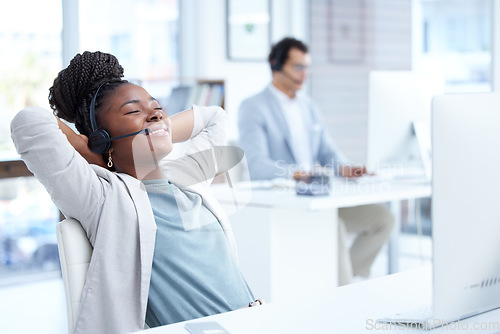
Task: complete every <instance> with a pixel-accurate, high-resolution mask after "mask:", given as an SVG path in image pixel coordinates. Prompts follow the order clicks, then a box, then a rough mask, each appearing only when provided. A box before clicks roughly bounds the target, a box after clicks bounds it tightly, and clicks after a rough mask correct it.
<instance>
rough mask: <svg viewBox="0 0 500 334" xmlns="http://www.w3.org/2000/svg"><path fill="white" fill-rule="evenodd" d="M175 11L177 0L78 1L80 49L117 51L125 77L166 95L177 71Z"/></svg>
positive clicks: (114, 52)
mask: <svg viewBox="0 0 500 334" xmlns="http://www.w3.org/2000/svg"><path fill="white" fill-rule="evenodd" d="M96 8H99V10H96ZM110 13H113V14H112V15H110ZM178 17H179V6H178V0H141V1H137V0H124V1H120V2H116V1H113V0H87V1H80V52H83V51H87V50H88V51H96V50H99V51H103V52H108V53H111V54H113V55H115V56H116V57H117V58H118V61H119V62H120V64H121V65H122V66H123V68H124V69H125V77H126V78H127V79H129V80H134V81H137V82H139V83H140V84H141V85H142V86H143V87H144V88H145V89H146V90H148V91H149V92H150V93H151V95H153V96H154V97H156V98H157V99H159V100H161V99H164V98H166V97H167V95H168V93H169V92H170V87H171V86H172V85H173V84H174V83H175V80H176V79H177V76H178V65H177V64H178V34H179V29H178Z"/></svg>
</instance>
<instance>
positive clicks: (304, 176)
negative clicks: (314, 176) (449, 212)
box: [293, 171, 311, 182]
mask: <svg viewBox="0 0 500 334" xmlns="http://www.w3.org/2000/svg"><path fill="white" fill-rule="evenodd" d="M310 176H311V173H310V172H306V171H296V172H295V173H293V179H294V180H295V181H304V182H307V180H309V177H310Z"/></svg>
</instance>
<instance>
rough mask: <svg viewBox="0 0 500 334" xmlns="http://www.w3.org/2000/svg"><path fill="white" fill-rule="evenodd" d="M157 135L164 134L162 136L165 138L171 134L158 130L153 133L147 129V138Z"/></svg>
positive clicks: (164, 130)
mask: <svg viewBox="0 0 500 334" xmlns="http://www.w3.org/2000/svg"><path fill="white" fill-rule="evenodd" d="M157 134H162V135H165V136H168V135H169V133H168V131H167V130H166V129H156V130H153V131H151V130H150V129H147V131H146V135H147V136H153V135H157Z"/></svg>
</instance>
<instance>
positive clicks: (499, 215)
mask: <svg viewBox="0 0 500 334" xmlns="http://www.w3.org/2000/svg"><path fill="white" fill-rule="evenodd" d="M432 150H433V152H432V156H433V174H432V175H433V181H432V183H433V185H432V186H433V191H432V224H433V227H432V234H433V238H434V242H433V248H434V249H433V256H434V259H433V261H434V277H433V280H434V294H433V296H434V297H433V298H434V301H433V306H434V314H435V316H439V317H442V318H443V319H457V318H462V317H465V316H467V315H473V314H477V313H480V312H484V311H487V310H491V309H494V308H498V307H500V205H499V203H500V173H499V172H498V171H499V170H500V94H498V93H497V94H486V93H485V94H449V95H442V96H437V97H435V98H434V100H433V114H432Z"/></svg>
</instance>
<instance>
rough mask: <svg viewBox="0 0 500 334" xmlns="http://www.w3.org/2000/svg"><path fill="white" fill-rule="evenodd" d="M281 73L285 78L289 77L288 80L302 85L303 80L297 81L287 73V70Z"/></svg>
mask: <svg viewBox="0 0 500 334" xmlns="http://www.w3.org/2000/svg"><path fill="white" fill-rule="evenodd" d="M280 72H281V73H282V74H283V75H284V76H285V77H287V78H288V79H290V80H292V81H293V82H295V83H296V84H298V85H300V84H302V80H297V79H295V78H294V77H292V76H291V75H289V74H288V73H286V72H285V70H283V69H281V70H280Z"/></svg>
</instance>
